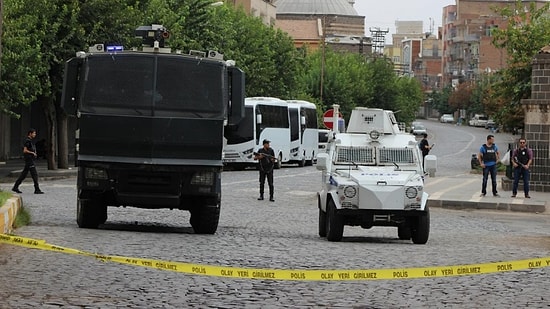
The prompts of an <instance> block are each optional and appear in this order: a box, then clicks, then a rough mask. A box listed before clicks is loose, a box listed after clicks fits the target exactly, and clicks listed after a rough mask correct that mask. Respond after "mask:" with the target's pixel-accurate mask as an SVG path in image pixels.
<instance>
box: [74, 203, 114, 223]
mask: <svg viewBox="0 0 550 309" xmlns="http://www.w3.org/2000/svg"><path fill="white" fill-rule="evenodd" d="M105 221H107V206H106V205H102V204H101V203H99V202H98V201H95V200H92V199H81V198H77V205H76V223H77V224H78V227H80V228H88V229H96V228H97V227H98V226H99V225H100V224H103V223H105Z"/></svg>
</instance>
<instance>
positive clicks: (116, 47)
mask: <svg viewBox="0 0 550 309" xmlns="http://www.w3.org/2000/svg"><path fill="white" fill-rule="evenodd" d="M123 50H124V46H122V45H113V46H107V52H121V51H123Z"/></svg>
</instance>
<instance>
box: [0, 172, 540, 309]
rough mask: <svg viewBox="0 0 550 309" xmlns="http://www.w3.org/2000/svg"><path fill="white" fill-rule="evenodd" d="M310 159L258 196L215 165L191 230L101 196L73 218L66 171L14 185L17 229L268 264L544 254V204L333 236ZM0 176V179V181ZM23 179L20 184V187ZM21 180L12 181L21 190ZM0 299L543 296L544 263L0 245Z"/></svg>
mask: <svg viewBox="0 0 550 309" xmlns="http://www.w3.org/2000/svg"><path fill="white" fill-rule="evenodd" d="M318 181H319V172H318V171H317V170H316V169H315V167H307V168H297V167H285V168H283V169H281V170H277V171H276V172H275V188H276V193H275V199H276V201H275V202H274V203H270V202H268V201H257V200H256V197H257V192H258V189H257V172H256V171H254V170H246V171H241V172H224V173H223V179H222V183H223V196H222V214H221V218H220V226H219V228H218V232H217V233H216V234H215V235H195V234H194V233H193V230H192V228H191V227H190V224H189V222H188V221H189V214H188V213H187V212H183V211H170V210H162V211H154V210H139V209H133V208H126V209H125V208H121V209H114V208H109V219H108V221H107V224H106V225H104V226H103V227H101V228H100V229H98V230H89V229H79V228H78V227H77V225H76V222H75V213H76V209H75V208H76V207H75V204H76V189H75V179H74V178H71V179H65V180H56V181H45V182H43V185H42V186H43V190H45V191H46V192H47V194H45V195H31V194H27V195H25V194H24V195H23V201H24V205H25V207H26V208H27V209H28V210H29V211H30V213H31V215H32V224H31V225H29V226H26V227H23V228H20V229H18V230H16V234H17V235H19V236H24V237H30V238H36V239H44V240H46V241H47V242H48V243H52V244H55V245H59V246H64V247H70V248H75V249H80V250H84V251H88V252H93V253H100V254H105V255H122V256H130V257H138V258H150V259H160V260H168V261H180V262H188V263H197V264H207V265H222V266H231V267H244V268H267V269H380V268H408V267H427V266H445V265H460V264H474V263H489V262H499V261H510V260H518V259H526V258H538V257H547V256H550V237H549V236H548V226H549V223H550V216H547V215H535V214H518V213H499V212H483V211H452V210H445V209H440V208H432V216H431V217H432V220H431V222H432V224H431V234H430V239H429V241H428V243H427V244H426V245H414V244H412V243H411V242H410V241H405V240H399V239H398V238H397V229H396V228H383V227H375V228H372V229H369V230H364V229H361V228H359V227H346V228H345V231H344V239H343V241H342V242H328V241H326V239H323V238H320V237H319V236H318V234H317V233H318V231H317V225H318V221H317V220H318V210H317V200H316V195H315V192H316V190H317V188H318V186H319V184H318ZM3 186H5V185H3ZM26 186H28V187H26ZM30 188H31V184H25V185H24V186H22V190H23V191H24V192H25V191H28V190H29V189H30ZM0 251H1V252H2V254H1V255H0V265H2V267H0V298H1V299H2V300H3V301H2V303H1V304H0V307H1V308H27V307H43V308H57V307H67V308H72V307H74V308H79V307H86V308H106V307H110V308H113V307H115V308H118V307H147V308H182V307H195V308H205V307H211V308H257V307H264V308H280V307H292V308H296V307H298V308H299V307H302V308H307V307H327V308H334V307H342V308H349V307H357V308H399V307H413V308H419V307H423V308H425V307H435V308H441V307H463V308H466V307H468V308H476V307H484V308H486V307H493V308H497V307H498V308H517V307H529V308H546V307H547V306H548V304H550V299H549V297H548V296H547V294H548V293H547V287H546V285H547V280H548V275H549V272H548V271H549V268H548V267H546V268H541V269H532V270H524V271H513V272H505V273H496V274H487V275H471V276H463V277H449V278H431V279H396V280H376V281H347V282H345V281H332V282H322V281H321V282H315V281H314V282H308V281H273V280H244V279H233V278H219V277H207V276H200V275H187V274H181V273H175V272H169V271H160V270H155V269H147V268H142V267H135V266H127V265H121V264H116V263H107V262H100V261H99V260H96V259H93V258H86V257H82V256H73V255H66V254H58V253H53V252H48V251H42V250H35V249H28V248H22V247H15V246H8V245H0Z"/></svg>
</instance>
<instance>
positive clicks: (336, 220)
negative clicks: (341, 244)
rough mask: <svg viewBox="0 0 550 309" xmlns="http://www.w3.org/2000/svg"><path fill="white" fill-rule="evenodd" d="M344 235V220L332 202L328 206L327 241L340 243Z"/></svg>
mask: <svg viewBox="0 0 550 309" xmlns="http://www.w3.org/2000/svg"><path fill="white" fill-rule="evenodd" d="M343 234H344V220H343V219H342V216H340V215H338V214H337V213H336V205H334V202H333V201H332V200H330V201H329V202H328V205H327V240H329V241H340V240H342V235H343Z"/></svg>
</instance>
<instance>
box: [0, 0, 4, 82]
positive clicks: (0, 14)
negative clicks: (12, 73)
mask: <svg viewBox="0 0 550 309" xmlns="http://www.w3.org/2000/svg"><path fill="white" fill-rule="evenodd" d="M3 24H4V0H0V81H1V80H2V75H1V74H2V70H1V68H2V26H3Z"/></svg>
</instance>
